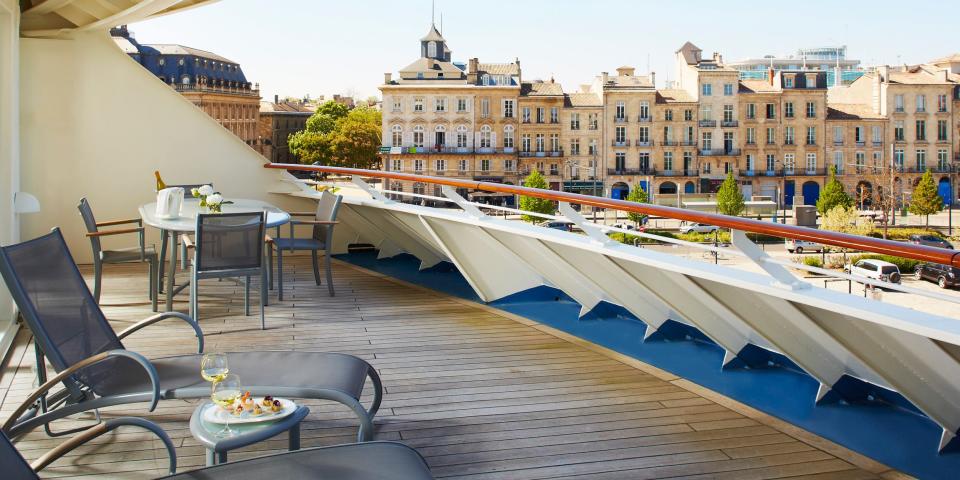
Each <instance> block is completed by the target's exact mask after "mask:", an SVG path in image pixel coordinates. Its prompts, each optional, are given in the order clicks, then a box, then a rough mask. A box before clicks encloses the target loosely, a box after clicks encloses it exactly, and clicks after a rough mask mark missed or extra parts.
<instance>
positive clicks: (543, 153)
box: [520, 148, 563, 157]
mask: <svg viewBox="0 0 960 480" xmlns="http://www.w3.org/2000/svg"><path fill="white" fill-rule="evenodd" d="M520 156H521V157H562V156H563V149H562V148H561V149H558V150H523V151H521V152H520Z"/></svg>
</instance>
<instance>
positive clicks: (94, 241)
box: [77, 197, 102, 259]
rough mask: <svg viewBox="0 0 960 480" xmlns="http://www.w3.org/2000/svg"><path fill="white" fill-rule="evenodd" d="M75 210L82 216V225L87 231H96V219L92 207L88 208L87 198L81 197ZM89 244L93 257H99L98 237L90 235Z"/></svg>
mask: <svg viewBox="0 0 960 480" xmlns="http://www.w3.org/2000/svg"><path fill="white" fill-rule="evenodd" d="M77 210H80V216H81V217H83V225H84V226H85V227H87V233H93V232H96V231H97V219H96V217H94V216H93V209H92V208H90V202H88V201H87V198H86V197H84V198H81V199H80V204H79V205H77ZM90 245H91V246H92V247H93V258H96V259H99V258H100V250H101V248H102V247H101V246H100V237H90Z"/></svg>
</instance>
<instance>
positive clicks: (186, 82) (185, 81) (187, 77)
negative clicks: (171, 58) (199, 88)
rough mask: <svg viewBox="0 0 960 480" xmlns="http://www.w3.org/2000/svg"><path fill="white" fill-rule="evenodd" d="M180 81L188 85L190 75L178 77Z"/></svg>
mask: <svg viewBox="0 0 960 480" xmlns="http://www.w3.org/2000/svg"><path fill="white" fill-rule="evenodd" d="M180 83H182V84H184V85H190V75H184V76H183V78H181V79H180Z"/></svg>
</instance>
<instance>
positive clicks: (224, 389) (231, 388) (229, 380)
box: [210, 374, 242, 438]
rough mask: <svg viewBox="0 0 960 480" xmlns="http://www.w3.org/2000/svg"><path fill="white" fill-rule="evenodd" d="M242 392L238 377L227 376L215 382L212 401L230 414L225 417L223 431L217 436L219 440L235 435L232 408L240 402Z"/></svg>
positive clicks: (211, 394)
mask: <svg viewBox="0 0 960 480" xmlns="http://www.w3.org/2000/svg"><path fill="white" fill-rule="evenodd" d="M241 390H242V388H241V387H240V377H238V376H237V375H232V374H231V375H225V376H224V377H223V378H222V379H221V380H219V381H216V382H213V389H212V392H211V393H210V400H212V401H213V403H215V404H217V405H219V406H220V407H221V408H223V409H224V410H226V411H227V412H229V413H228V415H226V416H225V417H224V418H225V420H224V423H223V429H221V430H220V431H219V432H217V433H216V434H215V435H216V436H217V437H218V438H223V437H229V436H232V435H233V430H232V429H231V428H230V420H229V419H230V415H233V413H232V408H233V407H235V406H236V405H235V404H236V402H237V401H238V400H240V392H241Z"/></svg>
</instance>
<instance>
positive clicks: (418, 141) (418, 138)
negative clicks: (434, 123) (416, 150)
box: [413, 125, 423, 148]
mask: <svg viewBox="0 0 960 480" xmlns="http://www.w3.org/2000/svg"><path fill="white" fill-rule="evenodd" d="M413 146H414V147H420V148H422V147H423V125H417V126H415V127H413Z"/></svg>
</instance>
